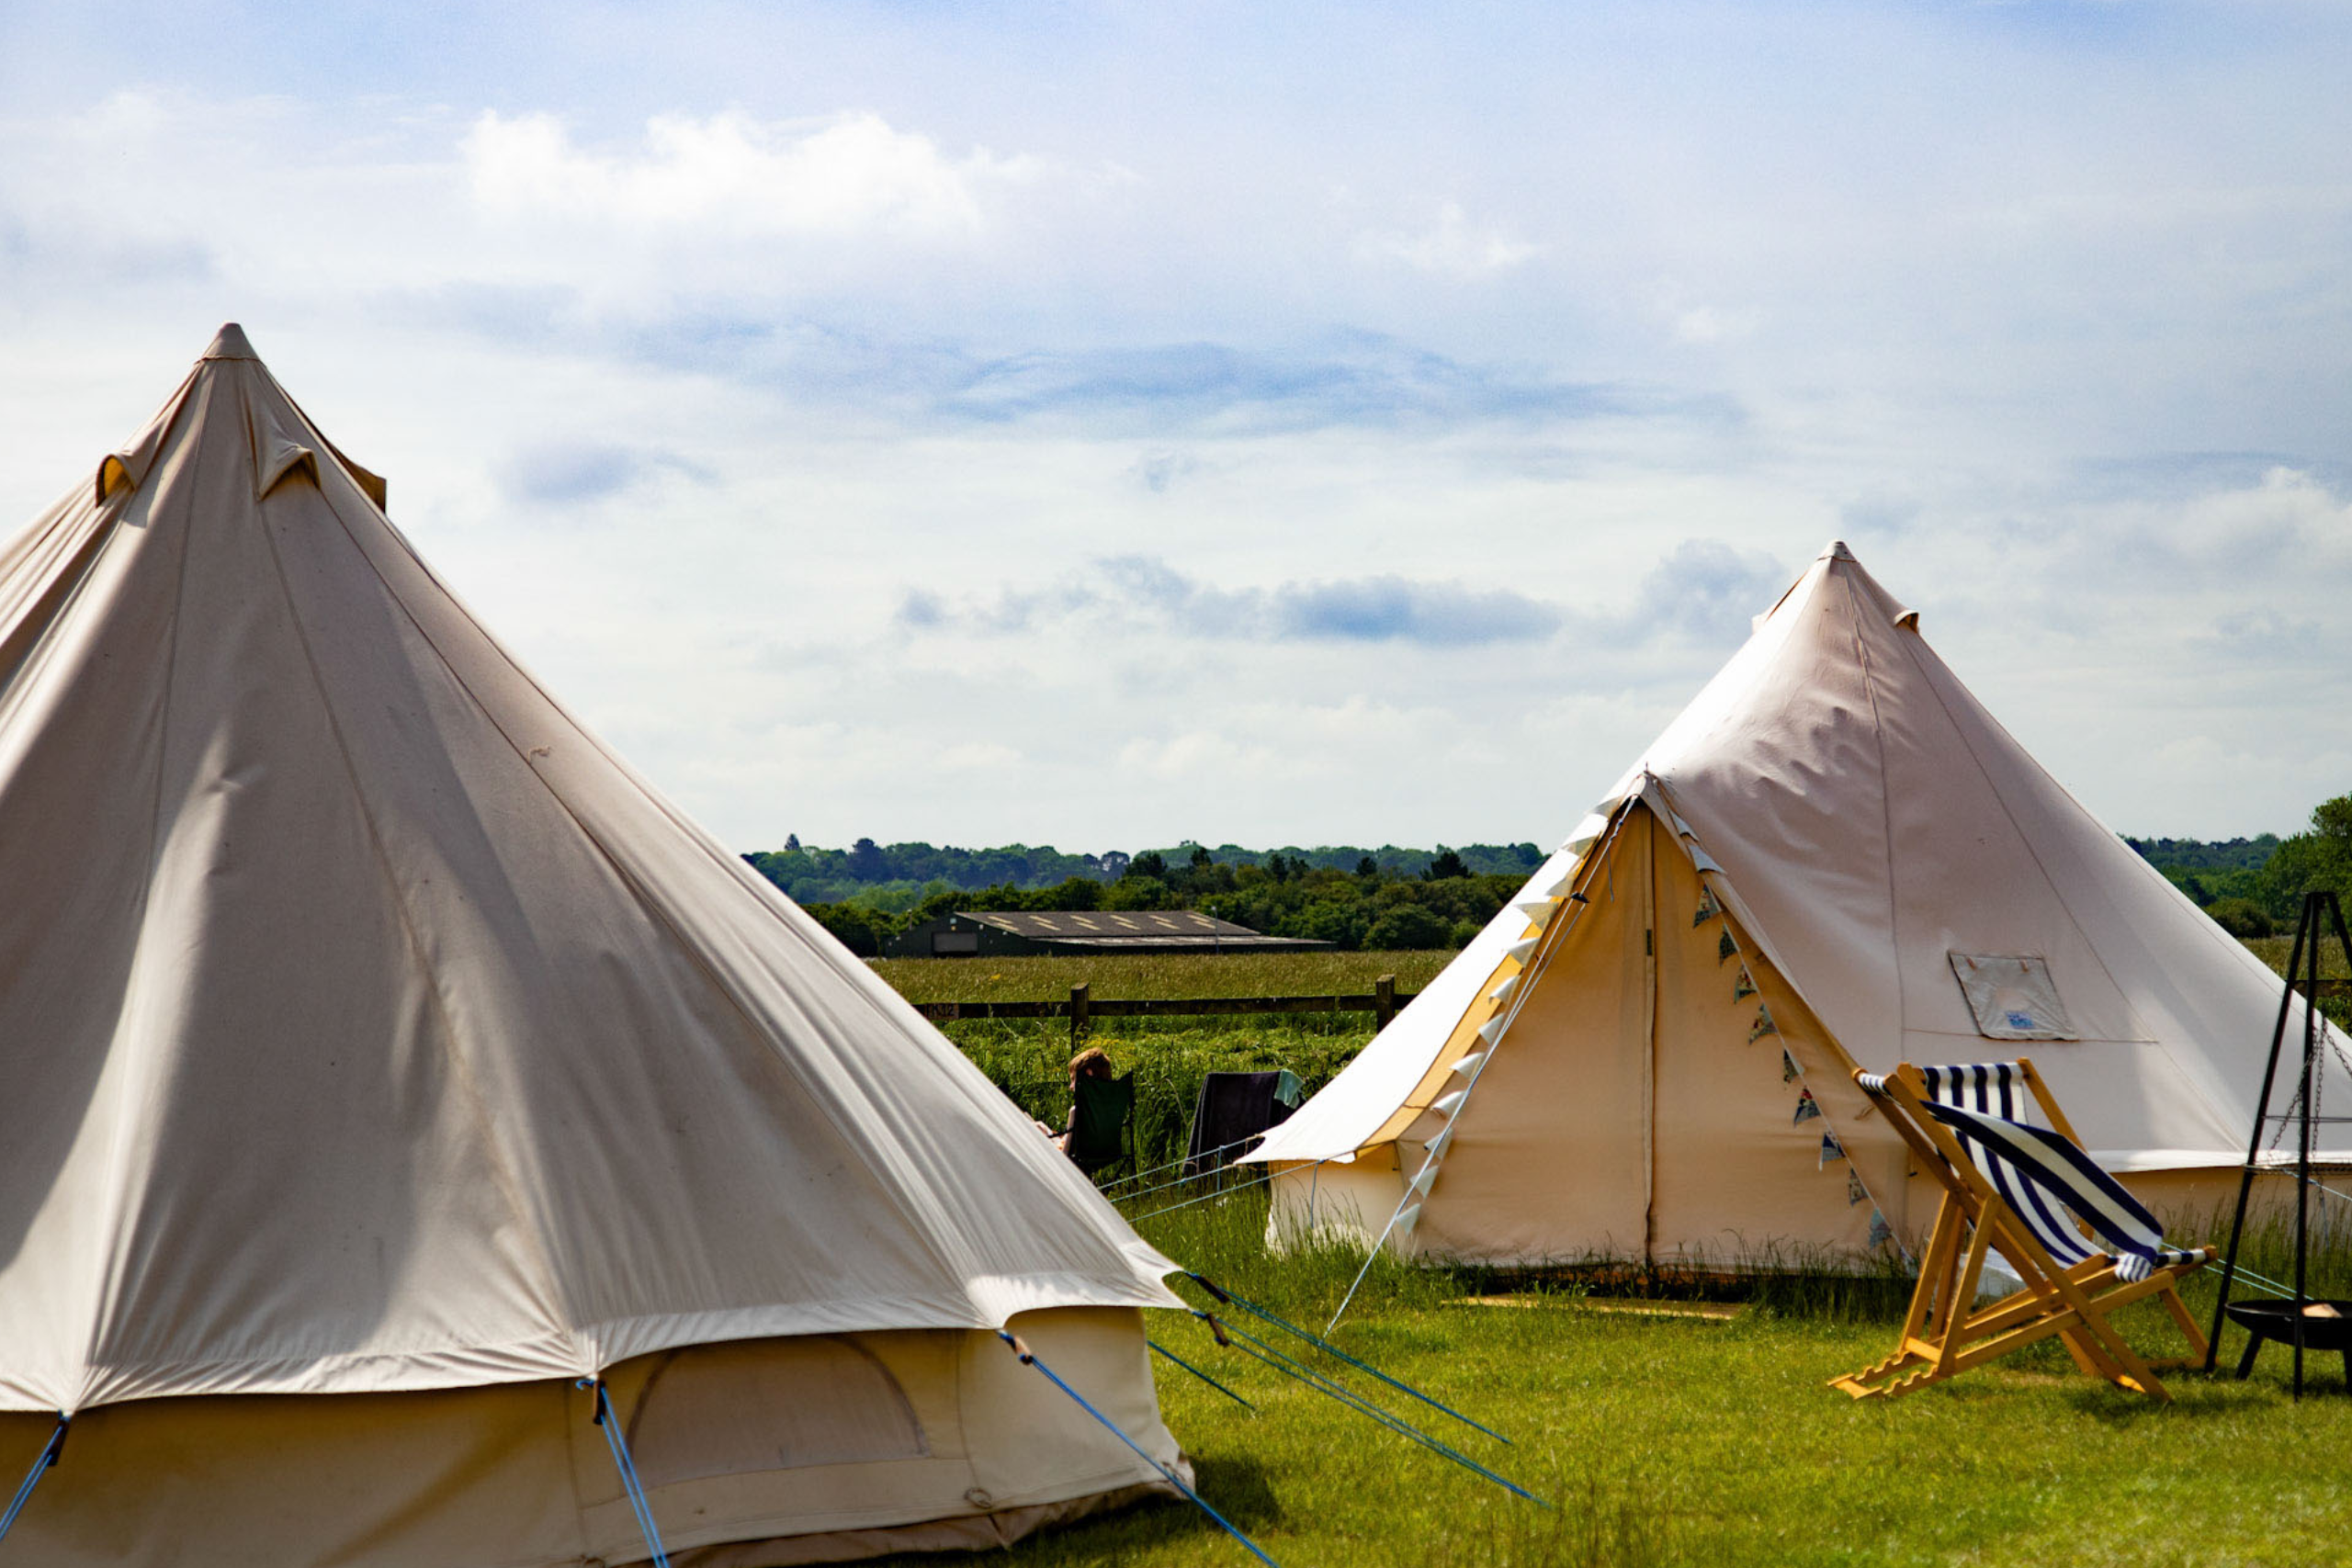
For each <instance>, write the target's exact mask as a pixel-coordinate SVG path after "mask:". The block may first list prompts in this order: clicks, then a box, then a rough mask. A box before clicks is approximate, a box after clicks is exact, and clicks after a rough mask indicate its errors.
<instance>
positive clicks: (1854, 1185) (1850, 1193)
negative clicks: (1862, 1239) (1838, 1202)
mask: <svg viewBox="0 0 2352 1568" xmlns="http://www.w3.org/2000/svg"><path fill="white" fill-rule="evenodd" d="M1870 1195H1871V1190H1870V1189H1869V1188H1867V1187H1865V1186H1863V1185H1862V1179H1861V1178H1860V1176H1857V1175H1856V1174H1855V1173H1854V1169H1853V1168H1852V1167H1851V1166H1849V1167H1847V1168H1846V1207H1848V1208H1849V1209H1850V1208H1852V1207H1853V1206H1854V1205H1855V1204H1857V1203H1859V1202H1860V1201H1862V1200H1863V1199H1865V1198H1867V1197H1869V1196H1870ZM1877 1245H1878V1244H1877V1243H1876V1242H1872V1243H1871V1246H1873V1247H1875V1246H1877Z"/></svg>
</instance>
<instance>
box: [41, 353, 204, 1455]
mask: <svg viewBox="0 0 2352 1568" xmlns="http://www.w3.org/2000/svg"><path fill="white" fill-rule="evenodd" d="M196 383H197V375H196V372H194V371H190V372H189V373H188V378H187V381H186V382H183V383H182V389H183V391H187V390H193V391H196V392H197V393H198V394H199V396H200V399H201V401H200V403H199V404H198V407H197V408H196V409H195V410H194V411H190V410H188V409H187V407H186V406H185V405H183V407H182V408H180V409H179V410H177V411H175V412H174V414H173V416H172V423H173V424H174V425H176V424H177V423H179V418H180V416H181V414H183V413H190V412H193V415H194V417H193V418H192V419H191V422H190V423H191V425H193V424H194V423H198V422H200V421H201V419H202V417H203V414H204V412H205V410H207V409H209V407H210V406H211V402H212V398H213V391H214V385H213V383H211V382H209V381H208V382H205V383H203V384H202V385H201V386H198V385H197V384H196ZM171 435H172V432H171V430H170V429H169V428H167V429H165V430H164V439H163V441H162V442H161V443H159V444H158V450H157V453H156V456H157V457H159V458H160V457H162V456H163V452H164V449H167V448H168V446H169V444H170V441H171ZM203 471H204V446H203V444H202V443H201V442H198V443H197V444H196V448H195V450H194V451H193V452H192V453H190V454H189V457H188V471H187V485H186V488H185V490H184V491H183V492H182V493H184V494H185V495H187V498H188V503H187V509H186V511H187V516H186V518H185V519H184V520H183V522H182V525H181V527H180V528H179V530H178V534H177V542H178V545H179V553H178V555H177V557H176V558H175V559H174V561H173V577H172V642H171V648H170V650H169V651H168V652H166V653H165V655H164V700H163V712H162V713H161V714H160V715H159V716H157V718H156V730H155V772H154V777H153V779H152V780H151V781H150V788H149V794H150V801H149V805H148V812H147V854H146V861H147V874H146V875H145V876H144V877H142V878H141V879H140V884H139V917H138V919H139V925H138V929H139V930H140V931H142V932H143V931H145V930H146V928H147V911H148V908H149V907H150V904H151V902H152V900H153V894H154V890H155V846H156V843H157V840H159V839H160V837H161V835H162V832H163V819H164V764H165V761H166V760H167V758H168V757H169V755H170V751H171V733H172V693H173V689H174V686H175V682H176V681H177V679H178V675H179V649H180V632H181V621H182V617H181V615H180V611H181V607H182V601H183V600H184V598H185V597H186V595H187V558H188V546H189V543H190V540H189V537H188V535H189V532H190V530H191V528H192V526H193V525H194V521H195V513H196V488H197V480H198V478H199V477H200V476H201V475H202V473H203ZM148 473H149V475H150V476H151V477H152V476H153V473H154V468H153V465H151V466H150V467H149V468H148ZM129 493H132V494H135V493H136V491H131V492H129ZM124 504H125V505H128V504H129V501H128V499H127V498H126V500H125V502H124ZM147 515H148V525H149V527H150V528H151V530H152V529H153V527H154V525H155V524H154V505H153V497H152V496H151V497H150V498H149V504H148V513H147ZM117 521H118V522H119V513H118V515H117ZM107 536H108V537H109V538H111V537H112V528H111V525H109V531H108V535H107ZM148 537H149V538H151V539H153V538H158V537H161V536H160V535H159V534H157V533H153V532H151V533H150V534H149V535H148ZM101 553H103V547H101V549H100V550H94V551H92V552H91V555H90V559H89V565H88V566H87V567H85V569H84V575H83V578H82V581H79V582H76V583H75V584H74V592H73V594H72V595H69V596H68V597H69V599H70V598H72V597H77V596H79V594H80V593H81V592H82V589H83V587H84V585H85V583H87V581H89V579H88V573H89V571H91V570H96V565H97V558H98V556H99V554H101ZM138 969H139V950H138V947H136V946H134V947H133V949H132V953H131V960H130V966H129V971H128V973H130V974H131V975H135V974H136V973H137V972H138ZM121 1026H122V1017H121V1013H120V1012H119V1010H118V1011H117V1013H116V1016H115V1027H116V1029H117V1030H118V1031H119V1030H120V1028H121ZM109 1055H111V1052H109ZM125 1077H126V1079H128V1078H129V1077H130V1075H129V1074H126V1075H125ZM130 1090H131V1085H130V1082H128V1081H126V1082H125V1083H124V1084H123V1085H122V1086H121V1088H120V1089H119V1098H120V1100H123V1101H125V1102H127V1101H128V1100H129V1099H130ZM129 1111H130V1106H129V1105H128V1103H122V1104H119V1105H118V1106H117V1108H116V1112H115V1115H114V1118H113V1123H112V1126H111V1127H110V1128H109V1129H108V1134H107V1160H106V1170H107V1188H106V1200H105V1202H104V1205H103V1211H104V1213H106V1215H107V1235H110V1236H113V1237H116V1238H119V1237H120V1235H122V1233H123V1231H124V1230H125V1228H126V1227H125V1226H124V1225H123V1224H121V1220H122V1217H123V1215H122V1206H123V1203H124V1201H125V1199H126V1189H127V1188H128V1186H129V1184H130V1173H129V1171H128V1170H127V1169H126V1168H125V1159H126V1156H125V1154H124V1152H123V1121H124V1118H125V1117H126V1116H127V1115H128V1114H129ZM119 1264H120V1253H119V1248H118V1247H108V1248H107V1252H106V1254H105V1256H104V1257H103V1258H100V1259H99V1261H98V1270H99V1274H98V1280H97V1288H96V1292H95V1293H94V1294H93V1295H92V1297H91V1301H90V1337H89V1339H88V1341H87V1342H86V1343H85V1345H84V1347H83V1349H82V1387H81V1388H80V1389H78V1390H76V1391H75V1393H74V1403H75V1405H76V1406H77V1407H78V1406H79V1404H80V1403H81V1400H82V1399H83V1397H84V1396H85V1395H86V1394H87V1393H88V1392H89V1388H90V1382H91V1379H92V1375H93V1374H94V1373H95V1372H96V1370H97V1369H98V1368H99V1367H100V1366H101V1365H103V1364H104V1363H103V1362H101V1361H100V1359H99V1358H98V1340H99V1336H100V1335H102V1334H103V1333H104V1332H105V1330H106V1325H107V1323H108V1322H109V1321H110V1318H111V1314H110V1311H109V1308H110V1306H111V1304H112V1303H113V1300H114V1292H115V1291H116V1290H117V1289H118V1288H119V1286H120V1284H121V1280H120V1278H119V1272H118V1270H119ZM68 1414H69V1415H70V1414H72V1412H71V1411H69V1412H68Z"/></svg>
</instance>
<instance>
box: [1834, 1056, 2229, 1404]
mask: <svg viewBox="0 0 2352 1568" xmlns="http://www.w3.org/2000/svg"><path fill="white" fill-rule="evenodd" d="M1854 1079H1855V1081H1856V1082H1857V1083H1859V1084H1860V1085H1861V1087H1862V1089H1863V1091H1864V1092H1865V1093H1867V1094H1868V1095H1869V1096H1870V1097H1871V1100H1872V1102H1873V1103H1875V1104H1876V1105H1877V1106H1878V1107H1879V1108H1880V1110H1882V1111H1884V1112H1885V1114H1886V1118H1887V1121H1888V1122H1889V1123H1890V1124H1891V1125H1893V1126H1894V1129H1895V1131H1896V1132H1897V1133H1899V1134H1902V1136H1903V1139H1904V1141H1905V1143H1907V1144H1908V1145H1910V1146H1911V1152H1912V1155H1913V1156H1914V1157H1915V1159H1916V1160H1917V1162H1918V1166H1919V1168H1920V1170H1921V1171H1923V1172H1925V1173H1927V1174H1929V1175H1932V1176H1934V1177H1936V1178H1937V1179H1939V1180H1940V1181H1941V1182H1942V1183H1943V1186H1944V1199H1943V1202H1942V1204H1941V1206H1940V1207H1939V1208H1938V1209H1937V1211H1936V1224H1935V1229H1934V1230H1933V1232H1931V1233H1930V1235H1929V1236H1928V1248H1927V1251H1926V1253H1925V1254H1924V1255H1923V1256H1922V1258H1921V1259H1920V1265H1919V1284H1918V1288H1917V1290H1916V1291H1914V1292H1912V1296H1911V1310H1910V1313H1909V1314H1908V1315H1907V1316H1906V1317H1905V1320H1904V1325H1903V1342H1902V1344H1901V1345H1900V1346H1899V1347H1898V1348H1896V1350H1895V1353H1894V1355H1892V1356H1890V1357H1888V1358H1887V1359H1885V1360H1883V1361H1880V1362H1878V1363H1876V1364H1875V1365H1872V1366H1869V1367H1865V1368H1863V1369H1862V1370H1861V1371H1859V1372H1852V1373H1849V1374H1848V1375H1847V1376H1845V1377H1841V1378H1836V1379H1833V1380H1832V1381H1831V1382H1830V1386H1831V1387H1832V1388H1840V1389H1844V1390H1845V1391H1846V1392H1847V1393H1850V1394H1852V1395H1853V1396H1854V1397H1855V1398H1857V1399H1862V1398H1870V1397H1892V1396H1894V1395H1896V1394H1904V1393H1911V1392H1913V1391H1914V1390H1916V1389H1921V1388H1925V1387H1927V1386H1928V1384H1929V1383H1935V1382H1942V1381H1943V1380H1944V1379H1946V1378H1949V1377H1951V1376H1953V1375H1955V1374H1957V1373H1960V1372H1964V1371H1968V1370H1969V1369H1970V1368H1971V1367H1979V1366H1983V1365H1984V1364H1985V1362H1987V1361H1990V1360H1993V1359H1996V1358H1997V1357H2001V1356H2005V1355H2007V1354H2008V1353H2009V1352H2010V1351H2011V1350H2014V1349H2017V1348H2018V1347H2020V1346H2023V1345H2030V1344H2031V1343H2033V1342H2034V1341H2036V1340H2038V1339H2046V1338H2049V1337H2051V1336H2052V1335H2053V1334H2054V1335H2056V1336H2058V1337H2059V1338H2060V1339H2061V1340H2062V1341H2064V1344H2065V1347H2066V1349H2067V1351H2068V1352H2069V1353H2070V1354H2071V1355H2072V1356H2073V1357H2074V1359H2075V1365H2076V1366H2078V1367H2080V1368H2081V1369H2082V1370H2083V1371H2085V1372H2086V1373H2088V1374H2090V1375H2091V1376H2093V1377H2099V1378H2105V1379H2106V1380H2107V1381H2108V1382H2112V1383H2116V1384H2119V1385H2120V1386H2121V1387H2124V1388H2128V1389H2131V1390H2134V1391H2136V1392H2138V1393H2146V1394H2150V1395H2153V1396H2154V1397H2155V1398H2157V1399H2166V1400H2168V1399H2170V1398H2171V1397H2172V1396H2171V1395H2170V1394H2169V1393H2166V1392H2165V1386H2164V1384H2163V1383H2162V1382H2158V1381H2157V1379H2156V1375H2155V1373H2154V1371H2150V1370H2149V1367H2148V1364H2147V1363H2146V1362H2145V1361H2143V1360H2142V1359H2141V1358H2140V1357H2139V1355H2138V1354H2137V1353H2136V1352H2134V1351H2133V1350H2132V1348H2131V1346H2130V1345H2128V1344H2126V1343H2125V1342H2124V1339H2123V1337H2122V1335H2120V1333H2118V1332H2117V1331H2116V1329H2115V1326H2114V1325H2113V1324H2111V1323H2110V1322H2109V1315H2110V1314H2113V1313H2114V1312H2115V1311H2116V1309H2118V1308H2119V1307H2123V1306H2127V1305H2129V1304H2130V1303H2133V1302H2136V1301H2142V1300H2145V1299H2146V1298H2148V1297H2150V1296H2154V1297H2156V1298H2158V1299H2159V1300H2161V1301H2162V1302H2163V1303H2164V1306H2165V1310H2166V1311H2167V1312H2169V1313H2170V1314H2172V1319H2173V1321H2174V1322H2175V1323H2177V1324H2178V1325H2180V1331H2181V1333H2182V1334H2183V1335H2185V1336H2186V1337H2188V1343H2189V1347H2190V1349H2191V1351H2192V1354H2193V1355H2194V1357H2195V1358H2196V1359H2203V1357H2204V1354H2205V1337H2204V1335H2202V1334H2201V1333H2199V1331H2198V1328H2197V1325H2196V1323H2195V1321H2194V1320H2193V1319H2191V1318H2190V1317H2189V1315H2188V1308H2187V1307H2186V1306H2184V1305H2182V1304H2181V1300H2180V1292H2179V1289H2178V1288H2177V1287H2178V1281H2179V1280H2181V1279H2182V1278H2183V1277H2184V1276H2186V1275H2188V1274H2190V1273H2192V1272H2194V1271H2195V1270H2197V1269H2201V1268H2203V1267H2204V1266H2205V1265H2206V1264H2207V1263H2209V1262H2211V1260H2212V1258H2213V1256H2214V1254H2213V1249H2212V1248H2211V1247H2197V1248H2182V1247H2166V1246H2165V1245H2164V1236H2163V1232H2162V1230H2161V1228H2160V1227H2159V1226H2158V1225H2157V1224H2156V1222H2155V1219H2154V1216H2153V1215H2151V1214H2150V1213H2148V1211H2147V1210H2146V1209H2145V1208H2143V1207H2142V1206H2141V1204H2140V1202H2139V1201H2138V1200H2137V1199H2135V1198H2133V1197H2132V1196H2131V1193H2129V1192H2127V1191H2125V1190H2123V1188H2122V1187H2121V1185H2120V1184H2119V1183H2118V1182H2117V1181H2116V1179H2114V1178H2113V1177H2111V1176H2109V1174H2108V1173H2107V1172H2106V1171H2104V1170H2101V1169H2100V1168H2098V1166H2097V1165H2096V1164H2094V1163H2093V1162H2092V1160H2091V1157H2090V1156H2088V1155H2087V1154H2086V1153H2084V1152H2083V1147H2082V1144H2081V1141H2080V1140H2079V1139H2077V1138H2076V1137H2075V1130H2074V1128H2073V1127H2072V1126H2071V1125H2069V1124H2068V1122H2067V1121H2066V1113H2065V1112H2064V1111H2061V1110H2060V1109H2059V1108H2058V1102H2057V1101H2056V1100H2054V1099H2052V1097H2051V1094H2050V1090H2049V1088H2048V1086H2046V1085H2045V1084H2044V1083H2043V1082H2042V1081H2041V1075H2040V1074H2038V1073H2036V1072H2035V1071H2034V1070H2033V1064H2032V1063H2030V1062H2027V1061H2016V1062H1985V1063H1976V1064H1972V1065H1966V1066H1949V1067H1915V1066H1910V1065H1909V1064H1907V1063H1906V1064H1905V1065H1904V1066H1899V1067H1897V1068H1895V1069H1894V1072H1892V1073H1889V1074H1887V1075H1886V1076H1885V1077H1877V1076H1875V1075H1872V1074H1870V1073H1860V1072H1858V1073H1856V1074H1855V1075H1854ZM2036 1105H2038V1106H2039V1107H2040V1108H2041V1112H2042V1115H2043V1117H2044V1118H2045V1119H2046V1120H2047V1121H2048V1122H2049V1123H2050V1126H2049V1127H2048V1128H2047V1129H2045V1128H2041V1127H2036V1126H2033V1125H2032V1124H2030V1122H2028V1121H2027V1120H2026V1117H2027V1115H2028V1114H2029V1113H2030V1109H2031V1108H2032V1107H2033V1106H2036ZM2086 1232H2087V1234H2086ZM1988 1253H1998V1254H1999V1255H2000V1257H2001V1258H2002V1260H2003V1261H2004V1262H2006V1263H2007V1265H2008V1267H2009V1269H2011V1270H2012V1271H2013V1272H2015V1273H2016V1275H2017V1276H2018V1280H2021V1281H2022V1282H2023V1285H2024V1288H2023V1289H2022V1290H2019V1291H2018V1292H2015V1293H2014V1294H2011V1295H2008V1296H2006V1297H2004V1298H2002V1299H2001V1300H1999V1301H1997V1302H1994V1303H1990V1304H1988V1305H1985V1306H1982V1307H1980V1306H1977V1305H1976V1304H1975V1301H1976V1293H1977V1286H1978V1282H1979V1280H1981V1279H1982V1277H1983V1274H1984V1269H1985V1258H1986V1256H1987V1254H1988Z"/></svg>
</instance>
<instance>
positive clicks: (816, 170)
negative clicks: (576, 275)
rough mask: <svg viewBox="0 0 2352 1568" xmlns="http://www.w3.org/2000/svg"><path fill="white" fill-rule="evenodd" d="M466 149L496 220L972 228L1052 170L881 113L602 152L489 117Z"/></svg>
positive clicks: (837, 231)
mask: <svg viewBox="0 0 2352 1568" xmlns="http://www.w3.org/2000/svg"><path fill="white" fill-rule="evenodd" d="M460 155H461V157H462V160H463V163H464V166H465V172H466V178H467V181H468V184H469V188H470V191H471V193H472V196H473V199H474V201H475V202H476V203H477V204H478V205H479V206H480V207H481V209H482V210H483V211H484V212H486V213H488V214H490V215H492V216H493V217H496V218H502V219H503V218H510V217H515V216H518V215H529V216H532V217H536V218H541V219H552V220H557V221H559V222H561V223H564V224H573V225H579V226H582V227H603V226H609V227H616V228H622V229H634V228H639V227H641V226H649V225H650V226H655V227H661V228H694V229H709V230H717V231H721V232H725V233H731V234H748V235H756V234H790V235H848V234H862V233H867V232H872V231H888V232H893V233H899V234H906V235H915V236H923V237H939V236H955V235H963V234H971V233H975V232H978V231H979V230H980V229H981V228H983V227H984V225H985V224H986V222H987V220H988V216H989V206H990V202H991V200H992V198H993V197H994V196H995V195H996V194H997V193H998V192H1000V191H1001V190H1003V189H1004V188H1006V187H1008V186H1017V185H1022V184H1025V183H1028V182H1031V181H1034V180H1035V179H1037V178H1038V177H1039V176H1040V175H1042V174H1043V173H1044V172H1045V165H1044V164H1042V163H1041V162H1040V161H1039V160H1037V159H1035V158H1031V157H1022V156H1012V157H1000V156H998V155H997V154H995V153H993V152H989V151H988V150H987V149H985V148H975V149H973V150H972V151H971V152H968V153H967V154H965V155H964V156H962V157H951V156H949V155H948V154H946V153H944V152H942V151H941V150H940V148H939V146H938V144H937V143H936V142H934V141H932V139H931V138H929V137H927V136H923V135H921V134H919V133H917V132H914V131H908V130H895V129H893V128H892V127H891V126H890V125H889V124H888V122H887V121H885V120H884V119H883V118H881V117H880V116H878V115H875V114H870V113H862V114H845V115H842V116H839V117H836V118H833V119H831V120H829V121H826V122H823V123H821V124H815V125H811V124H808V123H805V122H785V123H771V122H763V121H760V120H756V119H753V118H751V117H749V116H747V115H741V114H732V113H729V114H718V115H713V116H710V117H709V118H703V119H696V118H691V117H686V116H663V117H661V118H655V119H652V120H650V121H648V122H647V124H646V128H645V136H644V140H643V141H642V143H641V144H639V145H638V146H636V147H632V148H628V149H625V150H601V149H592V148H587V147H582V146H581V145H579V144H578V143H577V142H575V141H573V139H572V137H571V132H570V130H567V129H566V127H565V126H564V124H563V122H562V121H561V120H560V119H558V118H556V117H554V116H552V115H547V114H526V115H520V116H516V117H514V118H508V117H504V116H502V115H500V114H498V113H496V112H495V111H486V112H484V113H483V114H482V115H481V118H478V119H476V120H475V121H474V123H473V126H472V129H471V130H469V131H468V132H467V134H466V137H465V141H464V142H463V143H462V145H461V148H460Z"/></svg>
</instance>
